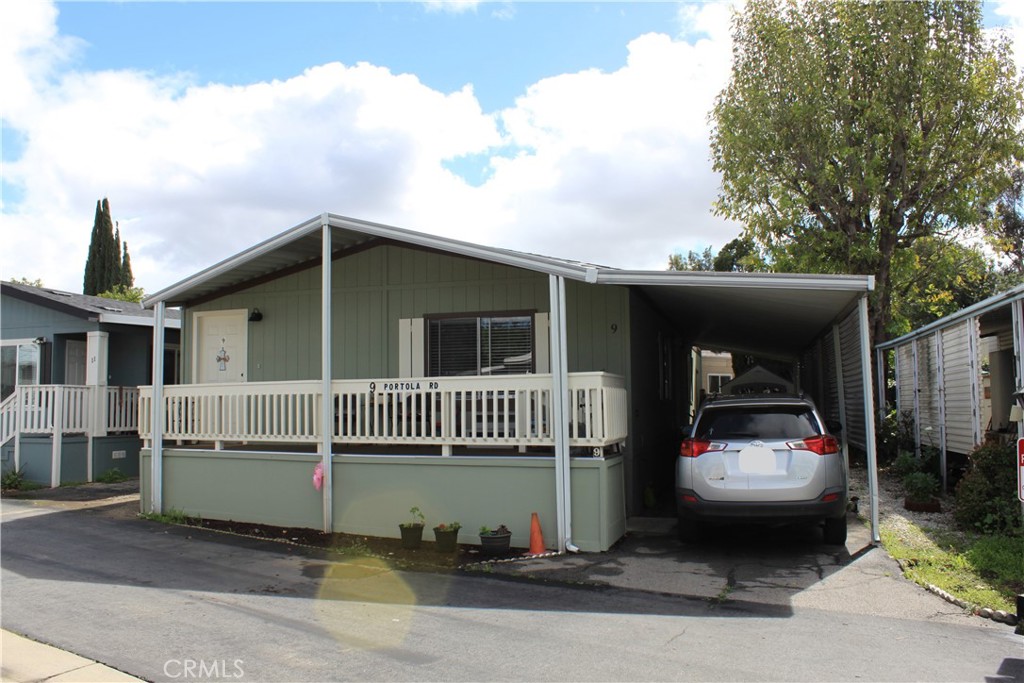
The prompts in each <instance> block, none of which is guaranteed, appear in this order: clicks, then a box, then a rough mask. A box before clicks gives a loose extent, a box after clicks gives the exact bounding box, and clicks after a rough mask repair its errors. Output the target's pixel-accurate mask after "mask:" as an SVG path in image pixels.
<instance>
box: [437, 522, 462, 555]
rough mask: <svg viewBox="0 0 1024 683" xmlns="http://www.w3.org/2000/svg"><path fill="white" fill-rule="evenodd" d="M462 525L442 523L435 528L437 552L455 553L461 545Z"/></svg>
mask: <svg viewBox="0 0 1024 683" xmlns="http://www.w3.org/2000/svg"><path fill="white" fill-rule="evenodd" d="M461 528H462V525H461V524H459V523H458V522H441V523H440V524H438V525H437V526H435V527H434V540H435V541H436V542H437V552H439V553H453V552H455V548H456V547H457V546H458V544H459V529H461Z"/></svg>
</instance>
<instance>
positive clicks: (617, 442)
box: [139, 372, 627, 456]
mask: <svg viewBox="0 0 1024 683" xmlns="http://www.w3.org/2000/svg"><path fill="white" fill-rule="evenodd" d="M551 385H552V378H551V375H546V374H537V375H501V376H472V377H440V378H439V377H429V378H428V377H423V378H402V379H396V378H385V379H365V380H335V381H333V382H331V397H330V400H331V401H332V404H333V407H334V410H333V414H334V418H333V420H332V424H331V434H332V437H331V440H332V442H333V443H335V444H345V445H348V446H354V447H359V448H360V449H367V450H366V452H367V453H383V452H386V451H388V450H392V449H394V448H395V447H398V446H401V447H403V448H404V450H403V452H404V453H405V454H409V453H410V452H411V451H412V450H413V449H415V450H416V451H420V452H422V450H423V449H429V448H433V449H435V452H436V449H438V448H439V449H440V453H441V454H442V455H452V454H453V453H454V452H455V451H454V449H460V448H463V447H472V448H473V452H474V454H480V453H481V449H487V448H495V449H506V453H507V449H510V448H515V449H518V450H519V451H520V452H527V450H530V451H543V450H546V449H551V448H553V447H554V433H553V424H552V421H551V418H550V416H551V409H552V397H551ZM321 386H322V385H321V383H320V382H319V381H318V380H309V381H300V382H248V383H238V384H191V385H174V386H167V387H164V396H163V414H164V422H165V425H164V431H163V438H164V439H166V440H168V441H176V442H178V444H179V445H181V446H185V445H192V446H195V447H200V448H202V447H206V446H207V445H212V446H213V448H214V449H215V450H221V449H232V448H237V447H245V448H246V449H250V450H252V449H254V448H258V447H259V446H260V445H263V446H270V445H274V444H284V443H287V444H290V445H291V447H292V448H295V449H296V450H297V451H303V450H307V449H308V450H314V449H316V447H317V445H318V444H319V443H320V441H321V434H322V430H321V424H320V423H321V417H320V415H321V410H320V406H321V400H322V398H321ZM567 398H568V401H569V403H568V405H569V406H570V411H569V424H568V425H567V429H568V437H569V446H570V448H574V449H587V450H588V451H589V452H588V453H587V454H588V455H595V456H601V455H604V454H605V452H606V451H611V452H615V451H617V450H618V448H619V447H620V446H621V444H622V443H623V442H624V441H625V439H626V431H627V429H626V425H627V412H626V389H625V381H624V379H623V378H622V377H619V376H617V375H611V374H609V373H604V372H585V373H570V374H569V382H568V396H567ZM152 400H153V392H152V388H151V387H141V388H140V395H139V436H140V437H141V438H142V439H143V440H144V442H145V444H146V446H147V447H148V445H149V443H150V440H151V439H152V424H151V419H152V417H151V416H152V407H153V406H152Z"/></svg>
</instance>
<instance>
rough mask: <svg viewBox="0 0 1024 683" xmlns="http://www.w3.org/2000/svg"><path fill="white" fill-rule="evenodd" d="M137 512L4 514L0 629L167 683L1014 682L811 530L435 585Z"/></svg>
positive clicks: (886, 580)
mask: <svg viewBox="0 0 1024 683" xmlns="http://www.w3.org/2000/svg"><path fill="white" fill-rule="evenodd" d="M68 495H70V494H68ZM137 510H138V507H137V500H132V496H131V494H125V493H117V495H116V496H115V497H113V498H108V499H106V500H99V501H89V500H75V501H73V500H66V499H65V500H42V499H40V498H39V497H34V498H30V499H25V500H4V501H3V506H2V513H3V515H2V516H3V534H2V545H0V558H2V562H0V568H2V577H3V580H2V586H0V588H2V599H3V607H4V609H3V614H2V625H3V627H4V628H6V629H9V630H11V631H14V632H17V633H21V634H25V635H28V636H30V637H32V638H34V639H37V640H41V641H43V642H48V643H52V644H54V645H57V646H59V647H61V648H63V649H66V650H70V651H72V652H75V653H77V654H80V655H83V656H86V657H89V658H91V659H95V660H98V661H100V662H103V663H106V664H110V665H111V666H114V667H116V668H117V669H120V670H122V671H126V672H129V673H132V674H134V675H136V676H139V677H141V678H145V679H147V680H182V671H183V665H184V663H185V662H187V661H198V662H205V663H206V666H207V669H208V671H210V670H212V668H211V667H214V666H215V665H219V666H220V668H219V669H218V670H217V672H218V676H212V677H211V676H208V677H207V678H206V680H217V679H218V678H220V679H223V678H226V677H227V676H224V675H221V674H224V673H230V674H231V677H232V678H241V679H242V680H267V681H272V680H320V681H323V680H722V681H725V680H808V681H821V680H857V679H860V680H981V679H988V680H991V681H1011V680H1019V679H1020V677H1021V676H1022V674H1024V656H1022V647H1021V639H1020V638H1019V637H1018V636H1014V635H1013V634H1012V629H1010V628H1009V627H1007V626H1005V625H999V624H994V623H992V622H988V621H986V620H982V619H977V618H974V617H969V616H967V615H964V614H963V613H962V612H961V610H959V609H958V608H956V607H954V606H952V605H949V604H947V603H945V602H944V601H942V600H940V599H939V598H937V597H935V596H933V595H931V594H929V593H926V592H924V591H922V590H921V589H920V588H918V587H917V586H914V585H913V584H911V583H909V582H907V581H905V580H904V579H902V577H901V576H900V574H899V571H898V569H897V568H896V567H895V564H894V563H892V561H891V560H888V558H887V556H886V555H885V553H884V552H883V551H881V550H879V549H874V548H869V549H864V548H865V547H866V546H860V545H859V544H858V541H857V540H856V538H857V536H856V532H855V533H853V534H851V540H850V544H848V547H847V550H846V551H845V552H844V551H842V550H838V549H835V548H829V547H826V546H822V545H820V543H819V542H816V541H815V539H814V537H813V534H814V533H815V531H816V530H814V529H813V528H809V529H803V530H801V529H789V530H785V529H780V530H778V531H777V532H776V533H777V534H779V535H778V536H775V537H773V538H762V537H760V536H759V532H756V531H745V530H742V529H739V530H736V531H735V533H736V534H739V535H740V536H738V537H737V536H733V537H725V536H723V537H721V538H719V539H717V540H715V541H712V542H711V543H710V544H708V545H706V546H704V547H703V548H701V549H700V550H699V551H698V550H696V549H692V548H690V547H688V546H683V545H681V544H679V543H678V542H676V541H675V540H674V539H673V538H672V537H671V535H665V534H663V533H658V532H657V531H655V530H646V531H637V532H634V533H631V534H630V535H629V537H627V538H626V539H625V540H624V542H623V543H621V544H620V545H619V546H618V547H616V548H615V549H614V550H613V551H611V552H609V553H602V554H588V555H577V556H569V555H566V556H558V557H552V558H545V559H537V560H529V561H524V562H507V563H494V564H490V565H481V566H479V567H476V568H475V569H473V570H469V571H464V572H457V573H454V574H437V573H417V572H412V573H410V572H402V571H396V570H394V569H393V568H391V567H389V566H388V564H387V563H386V562H384V561H380V560H365V559H352V558H344V557H340V556H337V555H332V554H330V553H325V552H321V551H308V550H305V549H302V548H296V547H293V546H288V545H285V544H280V543H271V542H268V541H265V540H257V539H247V538H240V537H234V536H227V535H223V534H218V533H214V532H210V531H205V530H202V529H195V528H189V527H174V526H167V525H163V524H158V523H155V522H149V521H146V520H140V519H138V518H137V516H136V512H137ZM851 530H853V529H851ZM818 533H820V532H818ZM808 535H809V536H808ZM864 538H865V539H866V533H865V536H864ZM698 552H699V553H701V555H699V556H698V554H697V553H698ZM502 579H504V580H502ZM482 653H485V654H486V656H483V657H482V656H481V654H482ZM823 653H824V655H825V656H823ZM228 665H230V667H229V666H228ZM239 671H241V672H244V675H242V676H234V674H235V673H237V672H239Z"/></svg>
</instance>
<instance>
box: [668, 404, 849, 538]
mask: <svg viewBox="0 0 1024 683" xmlns="http://www.w3.org/2000/svg"><path fill="white" fill-rule="evenodd" d="M847 495H848V488H847V478H846V463H845V462H844V459H843V457H842V449H841V448H840V447H839V441H838V440H837V439H836V438H835V437H834V436H831V435H829V434H828V433H827V430H826V429H825V423H824V421H823V420H822V419H821V416H820V415H818V411H817V410H816V409H815V407H814V404H813V403H812V402H811V401H809V400H808V399H806V398H802V397H798V396H786V395H780V394H760V395H750V396H730V397H724V398H710V399H708V400H707V401H706V402H705V403H704V405H703V406H702V407H701V408H700V410H699V411H698V412H697V417H696V419H695V421H694V424H693V429H692V430H691V432H690V435H689V437H688V438H685V439H683V441H682V444H681V446H680V448H679V457H678V458H677V461H676V510H677V512H678V514H679V536H680V538H681V539H682V540H684V541H693V540H696V539H698V538H699V537H700V536H701V535H702V532H703V531H704V527H705V525H706V524H707V523H709V522H730V521H731V522H791V521H802V520H812V521H813V520H818V521H820V522H822V523H823V524H824V532H825V534H824V539H825V543H828V544H835V545H842V544H843V543H845V542H846V500H847Z"/></svg>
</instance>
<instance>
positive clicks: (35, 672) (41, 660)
mask: <svg viewBox="0 0 1024 683" xmlns="http://www.w3.org/2000/svg"><path fill="white" fill-rule="evenodd" d="M0 681H4V683H7V682H8V681H10V682H11V683H29V682H36V681H46V682H49V681H76V683H94V682H96V683H118V682H120V681H141V679H139V678H135V677H134V676H129V675H128V674H126V673H122V672H121V671H118V670H117V669H111V668H110V667H109V666H105V665H103V664H99V663H98V662H94V661H92V660H91V659H86V658H85V657H79V656H78V655H75V654H71V653H70V652H65V651H64V650H61V649H58V648H56V647H52V646H50V645H45V644H43V643H37V642H36V641H34V640H29V639H28V638H23V637H22V636H19V635H18V634H16V633H11V632H10V631H7V630H3V631H0Z"/></svg>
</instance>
